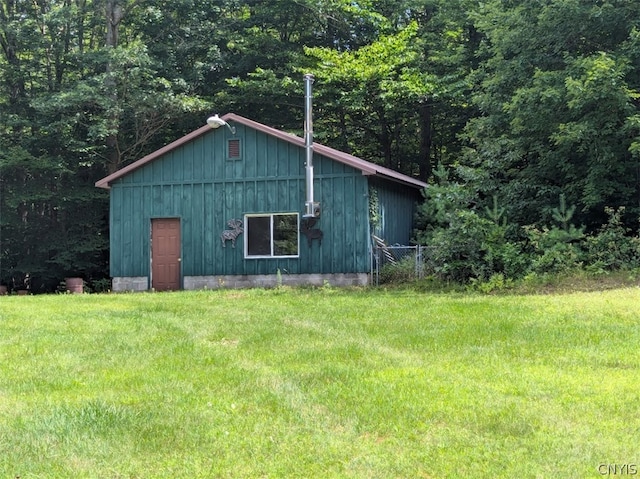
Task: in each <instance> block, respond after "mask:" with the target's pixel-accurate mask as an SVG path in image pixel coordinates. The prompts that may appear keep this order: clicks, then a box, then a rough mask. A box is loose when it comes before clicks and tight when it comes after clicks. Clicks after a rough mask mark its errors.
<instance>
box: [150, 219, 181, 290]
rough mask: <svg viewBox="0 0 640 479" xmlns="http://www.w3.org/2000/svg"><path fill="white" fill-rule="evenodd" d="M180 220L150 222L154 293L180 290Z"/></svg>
mask: <svg viewBox="0 0 640 479" xmlns="http://www.w3.org/2000/svg"><path fill="white" fill-rule="evenodd" d="M180 261H181V259H180V219H179V218H157V219H152V220H151V265H152V273H151V287H152V288H153V289H155V290H156V291H174V290H178V289H180Z"/></svg>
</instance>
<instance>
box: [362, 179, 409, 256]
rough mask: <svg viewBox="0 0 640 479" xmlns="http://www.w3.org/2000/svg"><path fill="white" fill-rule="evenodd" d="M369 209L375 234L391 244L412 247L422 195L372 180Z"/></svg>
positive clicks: (401, 185) (395, 185)
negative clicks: (415, 219) (415, 221)
mask: <svg viewBox="0 0 640 479" xmlns="http://www.w3.org/2000/svg"><path fill="white" fill-rule="evenodd" d="M369 195H370V199H369V209H370V216H371V225H372V230H373V233H374V234H375V235H376V236H378V237H380V238H382V239H384V240H385V242H386V243H387V244H389V245H392V244H401V245H409V244H411V238H412V236H413V223H414V217H415V213H416V208H417V205H418V202H419V201H422V195H421V194H420V192H419V191H418V190H416V189H415V188H413V187H411V186H406V185H403V184H400V183H392V182H388V181H381V180H379V179H377V178H372V179H371V181H370V184H369Z"/></svg>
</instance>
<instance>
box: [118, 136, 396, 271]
mask: <svg viewBox="0 0 640 479" xmlns="http://www.w3.org/2000/svg"><path fill="white" fill-rule="evenodd" d="M236 128H237V131H236V134H235V135H231V133H230V132H229V131H228V130H227V129H219V130H211V131H210V132H208V133H206V134H203V135H200V136H198V137H196V138H195V139H193V140H192V141H189V142H187V143H185V144H183V145H181V146H180V147H179V148H176V149H173V150H171V151H168V152H167V153H166V154H164V155H162V156H160V157H158V158H156V159H154V160H153V161H151V162H149V163H147V164H145V165H143V166H141V167H140V168H137V169H135V170H133V171H131V172H130V173H127V174H126V175H124V176H122V177H120V178H118V179H117V180H115V181H113V182H112V183H111V184H110V186H111V232H110V235H111V238H110V239H111V263H110V264H111V275H112V276H113V277H117V276H149V271H150V225H151V220H152V219H153V218H170V217H173V218H179V219H180V224H181V239H182V252H181V256H182V263H181V264H182V266H181V267H182V271H181V275H182V276H203V275H237V274H243V275H258V274H275V273H276V272H277V271H278V270H280V271H281V272H286V273H290V274H298V273H327V274H329V273H342V272H345V273H346V272H348V273H360V272H368V271H369V267H370V262H369V231H370V230H369V216H368V211H369V205H368V186H369V185H368V179H367V177H366V176H364V175H363V174H362V172H361V171H360V170H358V169H355V168H352V167H351V166H348V165H345V164H343V163H340V162H337V161H334V160H332V159H329V158H326V157H324V156H322V155H317V154H316V155H314V170H315V183H314V184H315V199H316V201H320V202H321V205H322V216H321V218H320V220H319V222H318V224H317V225H316V227H317V228H320V229H321V230H322V231H323V233H324V238H323V240H322V245H320V244H319V243H318V241H314V242H313V245H312V247H311V248H309V247H308V245H307V242H306V238H305V237H304V236H302V235H301V236H300V247H299V251H300V256H299V258H281V259H244V248H243V235H241V236H239V237H238V240H237V244H236V248H235V249H234V248H232V247H231V243H230V242H227V244H226V247H224V248H223V247H222V242H221V240H220V234H221V233H222V231H223V230H225V229H227V221H228V220H230V219H233V218H238V219H242V220H244V215H245V214H250V213H299V214H300V217H302V214H303V212H304V201H305V167H304V161H305V151H304V149H303V148H300V147H299V146H297V145H295V144H292V143H289V142H287V141H283V140H282V139H279V138H275V137H273V136H269V135H266V134H264V133H262V132H260V131H256V130H254V129H252V128H250V127H246V126H244V125H241V124H238V125H237V126H236ZM231 138H236V139H239V140H240V158H239V159H228V158H227V145H228V140H229V139H231ZM398 187H399V188H402V186H400V185H399V186H398ZM379 189H380V191H381V192H382V194H381V196H382V197H383V199H384V202H385V204H386V203H387V200H389V201H391V202H392V203H393V201H394V200H393V199H392V197H393V194H392V193H389V194H388V195H387V188H385V187H384V185H382V186H380V187H379ZM391 189H392V190H393V188H391ZM387 197H388V198H387ZM399 203H402V205H401V207H402V208H406V206H407V204H406V201H400V202H399ZM389 207H391V208H392V207H393V206H386V208H387V209H388V208H389ZM404 211H405V212H406V209H405V210H404ZM388 216H389V217H390V218H391V217H393V214H391V215H388ZM396 216H400V215H396Z"/></svg>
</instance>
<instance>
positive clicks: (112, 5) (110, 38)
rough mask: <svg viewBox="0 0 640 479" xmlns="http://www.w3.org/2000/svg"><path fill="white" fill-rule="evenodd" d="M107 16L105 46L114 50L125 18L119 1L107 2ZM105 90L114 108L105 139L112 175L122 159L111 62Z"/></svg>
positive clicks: (115, 90) (108, 163)
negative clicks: (119, 27) (119, 28)
mask: <svg viewBox="0 0 640 479" xmlns="http://www.w3.org/2000/svg"><path fill="white" fill-rule="evenodd" d="M105 15H106V23H107V37H106V42H105V45H106V46H107V48H109V49H114V48H117V46H118V26H119V25H120V22H121V21H122V17H123V12H122V7H121V6H120V5H119V4H118V0H107V1H106V7H105ZM105 89H106V93H107V96H108V97H109V98H111V104H112V105H113V106H114V108H113V109H112V113H111V117H110V118H109V130H110V133H109V135H108V136H107V137H106V139H105V146H106V147H107V151H106V157H107V170H108V172H109V174H111V173H113V172H115V171H116V170H117V169H118V167H119V166H120V160H121V159H120V152H119V151H118V130H119V127H120V125H119V123H120V122H119V118H118V113H117V108H115V105H117V104H118V90H117V85H116V80H115V78H114V76H113V65H112V64H111V61H110V60H109V61H108V62H107V75H106V77H105Z"/></svg>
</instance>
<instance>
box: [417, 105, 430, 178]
mask: <svg viewBox="0 0 640 479" xmlns="http://www.w3.org/2000/svg"><path fill="white" fill-rule="evenodd" d="M418 112H419V114H420V157H419V158H418V162H419V168H420V179H421V180H422V181H427V180H428V179H429V177H430V176H431V170H432V167H431V147H432V143H433V137H432V133H431V105H429V104H428V103H424V104H422V105H420V107H419V109H418Z"/></svg>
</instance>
